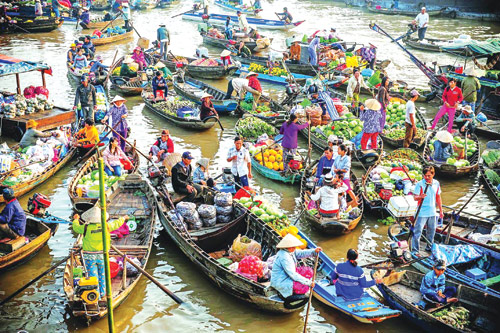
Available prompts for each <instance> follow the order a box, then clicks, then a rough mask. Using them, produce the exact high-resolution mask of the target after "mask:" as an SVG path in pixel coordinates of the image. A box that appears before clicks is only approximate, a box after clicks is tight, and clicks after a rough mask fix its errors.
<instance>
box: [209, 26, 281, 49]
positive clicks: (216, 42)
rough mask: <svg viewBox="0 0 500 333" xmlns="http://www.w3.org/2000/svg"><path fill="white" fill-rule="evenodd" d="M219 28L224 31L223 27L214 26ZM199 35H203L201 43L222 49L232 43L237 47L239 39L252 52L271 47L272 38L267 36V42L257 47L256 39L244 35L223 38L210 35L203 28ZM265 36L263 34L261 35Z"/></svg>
mask: <svg viewBox="0 0 500 333" xmlns="http://www.w3.org/2000/svg"><path fill="white" fill-rule="evenodd" d="M214 27H216V28H218V29H219V31H224V30H223V29H224V27H222V26H214ZM200 35H201V36H202V37H203V43H204V44H207V45H211V46H215V47H218V48H222V49H227V46H228V45H234V47H236V48H238V47H239V43H240V41H241V40H243V41H244V42H245V46H246V47H248V48H249V49H250V51H252V52H261V51H264V50H267V49H269V47H271V42H272V41H273V39H272V38H269V44H264V47H263V48H261V47H259V44H258V43H257V41H256V40H255V39H253V38H249V37H246V38H244V39H240V38H233V39H225V38H217V37H214V36H210V35H209V34H208V33H207V32H206V31H205V30H202V31H200ZM261 37H262V38H265V36H261Z"/></svg>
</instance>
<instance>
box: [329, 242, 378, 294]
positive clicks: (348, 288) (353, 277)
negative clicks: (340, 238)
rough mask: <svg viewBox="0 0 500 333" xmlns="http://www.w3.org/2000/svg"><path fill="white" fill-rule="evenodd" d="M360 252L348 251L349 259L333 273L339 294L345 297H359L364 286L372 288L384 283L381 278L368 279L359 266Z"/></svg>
mask: <svg viewBox="0 0 500 333" xmlns="http://www.w3.org/2000/svg"><path fill="white" fill-rule="evenodd" d="M356 259H358V252H357V251H356V250H354V249H349V250H348V251H347V261H346V262H343V263H340V264H338V265H337V266H336V267H335V270H334V271H333V273H332V275H331V279H332V281H334V283H335V291H336V293H337V296H342V297H343V298H344V299H346V300H349V299H358V298H360V297H361V295H363V292H364V288H370V287H372V286H374V285H375V284H380V283H382V280H381V279H376V280H375V281H373V280H370V281H367V280H366V277H365V273H364V272H363V269H362V268H361V267H359V266H358V262H357V261H356Z"/></svg>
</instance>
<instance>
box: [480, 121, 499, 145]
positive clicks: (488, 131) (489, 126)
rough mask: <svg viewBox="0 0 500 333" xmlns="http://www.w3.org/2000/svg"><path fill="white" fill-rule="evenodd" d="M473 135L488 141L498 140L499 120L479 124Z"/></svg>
mask: <svg viewBox="0 0 500 333" xmlns="http://www.w3.org/2000/svg"><path fill="white" fill-rule="evenodd" d="M474 134H476V135H477V136H480V137H483V138H487V139H490V140H499V139H500V120H487V121H486V122H485V123H479V124H478V125H477V126H476V130H475V132H474Z"/></svg>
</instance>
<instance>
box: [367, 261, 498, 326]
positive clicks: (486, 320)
mask: <svg viewBox="0 0 500 333" xmlns="http://www.w3.org/2000/svg"><path fill="white" fill-rule="evenodd" d="M423 278H424V275H423V274H420V273H417V272H412V271H401V272H394V273H393V274H392V275H390V276H388V277H386V278H384V281H386V282H385V283H381V284H379V285H377V286H378V289H379V290H380V292H381V293H382V295H383V296H384V298H385V300H386V301H387V302H388V303H389V305H390V306H391V307H392V308H394V309H397V310H399V311H401V312H402V314H403V316H404V317H405V318H406V319H408V320H409V321H410V322H412V323H413V324H415V325H417V326H418V327H420V328H421V329H422V330H423V331H426V332H497V331H498V329H499V326H498V310H497V309H498V305H499V302H498V300H497V299H495V298H494V297H492V296H490V295H485V294H483V293H482V292H480V291H478V290H475V289H472V288H469V287H467V286H464V285H460V284H458V283H455V282H452V281H447V282H446V284H447V286H453V287H455V288H456V289H457V298H458V299H459V301H458V303H455V304H453V305H451V307H463V308H465V309H467V310H468V311H469V320H468V322H469V323H470V324H469V325H468V326H467V327H464V328H458V327H454V326H452V325H451V324H448V323H445V322H444V321H443V320H442V319H440V318H438V317H436V316H434V315H433V314H434V313H438V312H439V310H442V309H448V310H449V309H450V307H445V308H437V309H436V308H434V309H430V310H429V311H425V310H422V309H420V308H418V307H416V306H415V305H414V303H417V302H419V301H420V300H421V297H422V296H421V293H420V290H419V289H420V284H421V282H422V279H423ZM443 318H444V317H443Z"/></svg>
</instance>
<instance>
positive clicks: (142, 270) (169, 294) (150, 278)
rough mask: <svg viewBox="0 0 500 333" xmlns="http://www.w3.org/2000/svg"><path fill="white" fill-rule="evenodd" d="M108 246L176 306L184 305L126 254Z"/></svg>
mask: <svg viewBox="0 0 500 333" xmlns="http://www.w3.org/2000/svg"><path fill="white" fill-rule="evenodd" d="M110 246H111V249H113V251H115V252H116V253H118V254H119V255H120V256H122V257H123V258H124V259H125V260H127V261H128V262H129V263H130V264H131V265H132V266H134V267H135V268H136V269H137V270H138V271H139V272H141V273H142V274H144V275H145V276H146V277H147V278H148V279H149V280H151V282H153V283H154V284H156V285H157V286H158V288H160V289H161V290H163V291H164V292H165V294H167V295H168V296H170V298H172V299H173V300H174V301H175V302H176V303H177V304H183V303H184V301H183V300H182V299H180V298H179V297H178V296H177V295H176V294H174V293H173V292H171V291H170V290H168V289H167V287H165V286H164V285H163V284H161V283H160V282H159V281H158V280H156V279H155V278H154V277H153V276H152V275H151V274H149V273H148V272H146V271H145V270H144V269H143V268H142V267H141V266H139V265H137V264H136V263H135V262H134V261H132V260H130V259H129V257H127V255H126V254H124V253H123V252H121V251H120V250H118V249H117V248H116V247H115V246H114V245H113V244H110Z"/></svg>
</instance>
